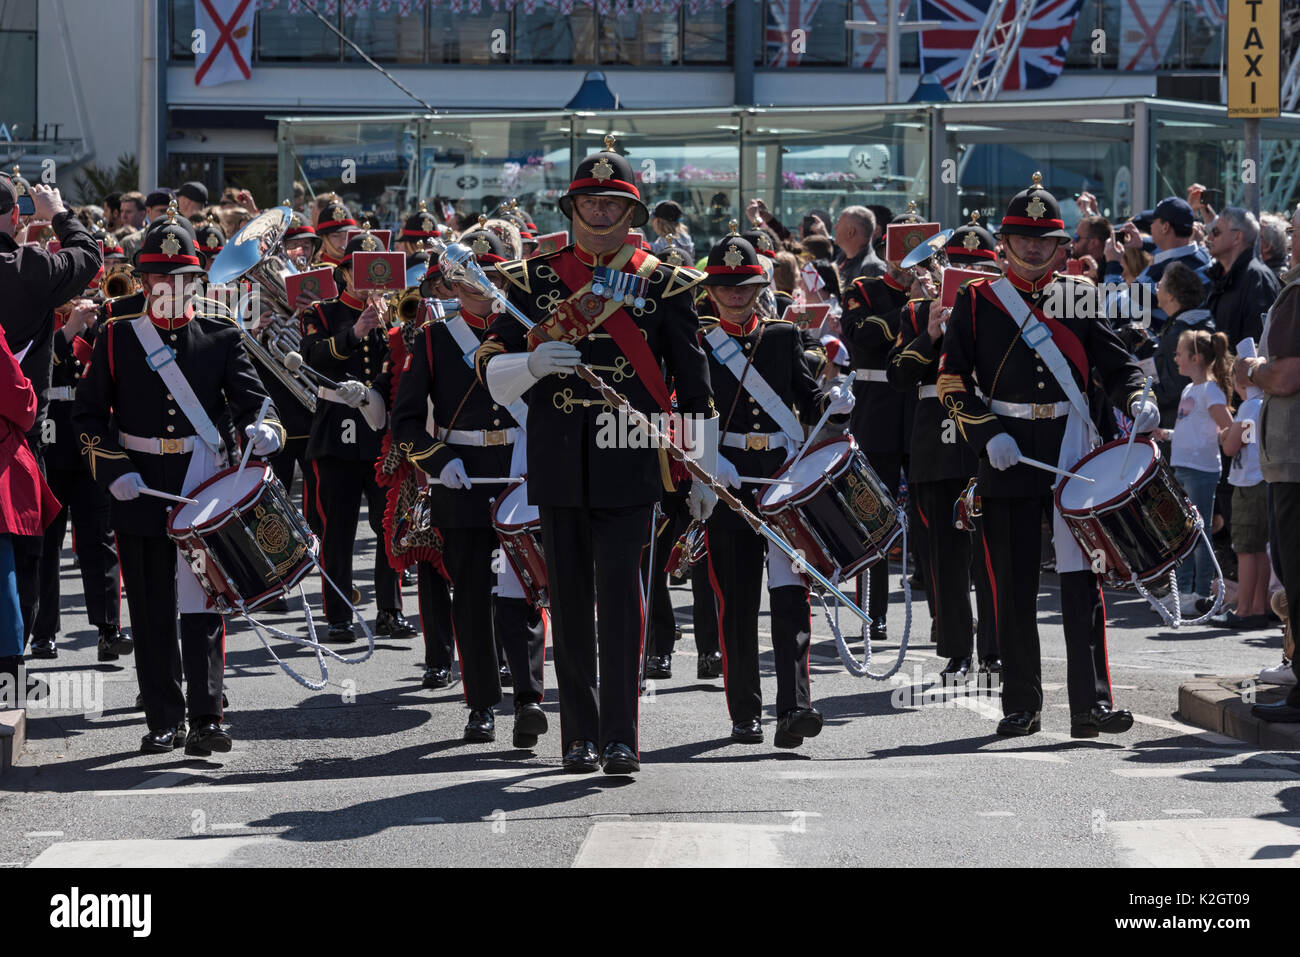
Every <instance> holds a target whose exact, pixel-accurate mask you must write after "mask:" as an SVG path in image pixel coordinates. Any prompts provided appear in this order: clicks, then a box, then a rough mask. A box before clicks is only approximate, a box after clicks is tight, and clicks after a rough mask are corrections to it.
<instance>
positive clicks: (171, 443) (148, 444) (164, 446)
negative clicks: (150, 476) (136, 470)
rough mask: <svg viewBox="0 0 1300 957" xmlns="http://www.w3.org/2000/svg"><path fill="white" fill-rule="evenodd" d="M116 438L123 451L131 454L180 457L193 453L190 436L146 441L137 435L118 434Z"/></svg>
mask: <svg viewBox="0 0 1300 957" xmlns="http://www.w3.org/2000/svg"><path fill="white" fill-rule="evenodd" d="M117 438H118V440H119V441H120V442H121V443H122V447H123V448H124V449H130V450H131V451H132V452H148V453H149V454H150V455H180V454H181V453H184V452H193V451H194V436H192V435H187V436H185V437H184V438H182V439H157V438H148V439H146V438H143V437H142V436H139V435H128V434H127V433H125V432H119V433H117Z"/></svg>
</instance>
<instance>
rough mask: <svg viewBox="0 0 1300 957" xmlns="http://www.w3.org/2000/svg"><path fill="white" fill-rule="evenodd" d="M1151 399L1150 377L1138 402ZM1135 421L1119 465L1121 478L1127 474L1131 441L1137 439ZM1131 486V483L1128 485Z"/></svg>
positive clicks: (1131, 448)
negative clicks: (1122, 459)
mask: <svg viewBox="0 0 1300 957" xmlns="http://www.w3.org/2000/svg"><path fill="white" fill-rule="evenodd" d="M1150 397H1151V377H1150V376H1147V381H1146V384H1145V385H1143V386H1142V398H1141V400H1140V401H1142V402H1144V403H1145V402H1146V400H1147V399H1149V398H1150ZM1137 426H1138V424H1137V419H1134V420H1133V428H1131V429H1129V430H1128V445H1126V446H1124V461H1123V462H1121V463H1120V466H1119V474H1120V475H1121V476H1124V475H1127V474H1128V457H1129V455H1131V454H1132V453H1133V440H1134V439H1136V438H1137V434H1138V428H1137ZM1130 484H1132V483H1130Z"/></svg>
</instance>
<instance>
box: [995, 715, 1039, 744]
mask: <svg viewBox="0 0 1300 957" xmlns="http://www.w3.org/2000/svg"><path fill="white" fill-rule="evenodd" d="M1042 727H1043V725H1042V721H1041V720H1040V718H1039V714H1038V712H1037V711H1016V712H1013V713H1012V714H1009V715H1007V716H1006V717H1005V718H1003V719H1002V720H1001V721H999V722H998V734H1000V735H1002V736H1003V737H1007V738H1017V737H1023V736H1024V735H1026V734H1036V733H1037V732H1039V731H1040V730H1042Z"/></svg>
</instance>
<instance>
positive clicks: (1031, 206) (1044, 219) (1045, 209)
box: [998, 173, 1070, 242]
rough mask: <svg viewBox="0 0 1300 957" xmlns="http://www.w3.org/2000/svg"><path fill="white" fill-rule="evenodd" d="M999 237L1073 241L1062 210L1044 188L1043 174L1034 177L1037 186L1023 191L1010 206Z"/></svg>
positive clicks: (1008, 205) (1017, 194) (1013, 199)
mask: <svg viewBox="0 0 1300 957" xmlns="http://www.w3.org/2000/svg"><path fill="white" fill-rule="evenodd" d="M998 236H1037V237H1038V238H1040V239H1059V240H1061V241H1062V242H1064V241H1065V240H1067V239H1069V238H1070V234H1069V233H1067V232H1066V231H1065V220H1063V219H1062V218H1061V207H1060V204H1059V203H1057V201H1056V197H1055V196H1053V195H1052V194H1051V193H1050V192H1048V191H1047V190H1046V189H1045V188H1044V187H1043V175H1042V174H1041V173H1035V174H1034V185H1032V186H1030V187H1029V188H1028V189H1022V190H1021V191H1020V192H1018V193H1016V195H1014V196H1012V197H1011V202H1009V203H1007V212H1006V215H1004V216H1003V217H1002V222H1001V224H1000V225H999V226H998Z"/></svg>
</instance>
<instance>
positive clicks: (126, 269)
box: [99, 263, 142, 299]
mask: <svg viewBox="0 0 1300 957" xmlns="http://www.w3.org/2000/svg"><path fill="white" fill-rule="evenodd" d="M141 288H142V286H141V285H140V280H139V278H138V277H137V276H136V275H135V270H134V269H132V268H131V265H130V264H129V263H117V264H116V265H113V266H110V267H109V268H108V269H105V270H104V278H103V279H101V280H100V282H99V289H100V291H101V292H102V293H103V294H104V298H105V299H120V298H121V297H122V296H129V295H130V294H131V293H133V292H139V291H140V289H141Z"/></svg>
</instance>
